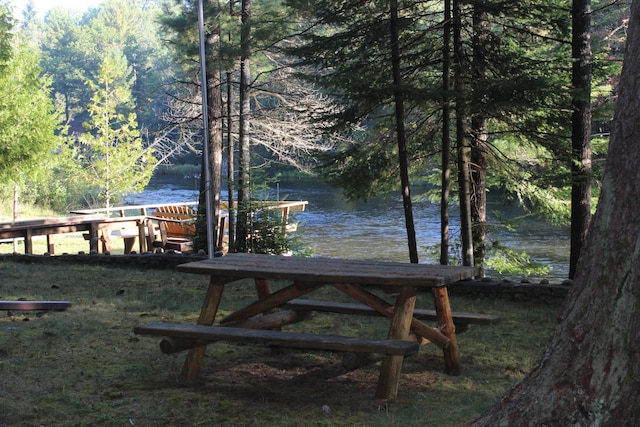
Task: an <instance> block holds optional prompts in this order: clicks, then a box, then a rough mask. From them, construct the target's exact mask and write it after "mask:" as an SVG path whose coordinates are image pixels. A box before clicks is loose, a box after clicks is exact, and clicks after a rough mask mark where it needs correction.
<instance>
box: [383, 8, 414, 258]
mask: <svg viewBox="0 0 640 427" xmlns="http://www.w3.org/2000/svg"><path fill="white" fill-rule="evenodd" d="M390 15H391V17H390V33H391V62H392V64H391V68H392V70H393V96H394V101H395V114H396V134H397V138H398V159H399V165H400V185H401V187H402V205H403V206H404V220H405V227H406V229H407V244H408V246H409V261H410V262H412V263H415V264H417V263H418V244H417V241H416V229H415V225H414V222H413V206H412V203H411V190H410V185H409V160H408V154H407V136H406V132H405V127H404V95H403V93H402V76H401V73H400V37H399V30H398V2H397V1H396V0H392V1H391V4H390Z"/></svg>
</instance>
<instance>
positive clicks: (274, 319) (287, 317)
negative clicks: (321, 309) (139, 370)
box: [160, 310, 312, 354]
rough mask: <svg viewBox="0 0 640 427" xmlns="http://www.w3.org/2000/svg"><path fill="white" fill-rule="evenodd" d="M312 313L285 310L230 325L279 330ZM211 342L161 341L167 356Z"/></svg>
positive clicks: (162, 348)
mask: <svg viewBox="0 0 640 427" xmlns="http://www.w3.org/2000/svg"><path fill="white" fill-rule="evenodd" d="M311 314H312V312H310V311H295V310H283V311H278V312H276V313H271V314H266V315H264V316H256V317H252V318H251V319H247V320H241V321H239V322H236V323H233V324H229V325H227V327H231V328H245V329H279V328H281V327H282V326H285V325H290V324H292V323H297V322H301V321H303V320H306V319H308V318H309V317H311ZM210 342H211V341H206V340H203V339H193V338H176V337H163V338H162V341H160V350H161V351H162V352H163V353H165V354H173V353H178V352H181V351H184V350H189V349H191V348H193V347H198V346H203V345H207V344H209V343H210Z"/></svg>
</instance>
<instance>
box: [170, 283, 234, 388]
mask: <svg viewBox="0 0 640 427" xmlns="http://www.w3.org/2000/svg"><path fill="white" fill-rule="evenodd" d="M230 281H231V280H229V279H228V278H218V277H214V276H211V279H210V280H209V288H208V289H207V295H206V296H205V299H204V303H203V304H202V309H201V310H200V317H199V318H198V325H207V326H211V325H212V324H213V321H214V320H215V319H216V314H217V313H218V307H219V306H220V300H221V299H222V291H224V285H225V284H227V283H229V282H230ZM205 349H206V346H205V345H201V346H198V347H194V348H192V349H191V350H189V353H187V358H186V359H185V361H184V367H183V368H182V376H183V378H184V379H185V380H187V381H188V382H193V381H195V380H196V378H197V377H198V371H199V370H200V364H201V363H202V358H203V356H204V351H205Z"/></svg>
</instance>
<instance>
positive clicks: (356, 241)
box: [127, 178, 569, 283]
mask: <svg viewBox="0 0 640 427" xmlns="http://www.w3.org/2000/svg"><path fill="white" fill-rule="evenodd" d="M412 191H413V196H414V198H415V200H420V199H422V198H421V197H420V196H421V195H422V193H424V191H426V189H424V188H413V189H412ZM223 197H225V195H223ZM197 198H198V182H197V181H196V180H193V179H179V178H173V179H167V178H154V179H153V180H152V181H151V183H150V184H149V185H148V186H147V188H146V189H145V191H144V192H142V193H140V194H136V195H132V196H129V197H128V198H127V203H129V204H147V203H158V202H182V201H192V200H197ZM271 198H273V199H280V200H306V201H308V202H309V204H308V205H307V208H306V210H305V211H304V212H300V213H297V214H296V217H295V219H296V220H297V221H298V223H299V225H298V231H297V233H298V235H299V236H300V239H301V242H302V244H303V246H304V247H308V248H310V249H311V250H312V252H313V254H314V255H315V256H328V257H343V258H352V259H378V260H386V261H408V260H409V255H408V249H407V243H406V242H407V237H406V236H407V234H406V228H405V223H404V212H403V209H402V200H401V196H400V194H399V193H398V195H397V196H395V195H389V196H387V197H378V198H375V199H370V200H368V201H367V202H364V201H355V202H354V201H347V200H345V198H344V197H343V195H342V193H341V192H340V191H339V190H337V189H334V188H332V187H328V186H326V185H323V184H321V183H310V182H281V183H279V184H274V185H273V186H272V195H271ZM413 208H414V222H415V229H416V239H417V241H418V251H419V257H420V262H437V258H436V257H435V255H432V254H431V253H430V251H429V250H428V249H427V248H429V247H433V246H434V245H437V244H439V242H440V206H439V205H438V204H434V203H431V202H428V201H426V200H425V201H417V202H414V204H413ZM488 209H489V211H490V212H491V213H490V222H492V223H496V221H495V219H496V215H495V212H498V213H499V215H500V216H503V217H506V218H513V217H516V216H519V215H522V214H523V212H522V210H521V209H519V208H517V207H513V206H505V205H504V204H503V203H502V202H501V201H500V200H498V198H496V197H494V198H493V199H491V200H490V201H489V206H488ZM450 216H451V223H450V230H451V233H452V236H451V240H452V241H454V240H456V237H457V235H458V229H459V221H458V209H457V207H456V206H452V208H451V214H450ZM490 237H491V239H492V240H498V241H500V243H502V244H503V245H506V246H508V247H509V248H511V249H514V250H519V251H526V252H527V254H529V256H530V257H531V258H532V259H533V260H536V261H538V262H541V263H544V264H546V265H549V266H550V267H551V269H552V270H551V272H550V273H549V274H548V275H546V276H545V278H548V279H549V280H550V281H552V282H554V283H555V282H561V281H562V280H564V279H566V278H567V276H568V270H569V267H568V264H569V229H568V227H557V226H552V225H549V224H548V223H546V222H545V221H542V220H540V219H536V218H528V219H527V220H526V221H523V222H522V224H521V225H520V226H519V227H518V229H517V230H516V231H508V230H506V229H505V228H500V227H494V228H492V229H491V231H490ZM487 274H488V275H489V276H491V277H501V278H502V277H505V276H503V275H500V274H498V273H497V272H495V271H488V272H487ZM507 277H508V276H507ZM509 278H511V279H514V280H519V279H520V278H519V277H509Z"/></svg>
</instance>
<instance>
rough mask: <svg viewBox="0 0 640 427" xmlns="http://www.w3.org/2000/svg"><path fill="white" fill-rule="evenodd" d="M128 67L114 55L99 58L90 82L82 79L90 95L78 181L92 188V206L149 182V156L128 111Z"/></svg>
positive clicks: (116, 54)
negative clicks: (89, 89) (82, 171)
mask: <svg viewBox="0 0 640 427" xmlns="http://www.w3.org/2000/svg"><path fill="white" fill-rule="evenodd" d="M131 75H132V73H131V68H130V67H128V66H127V63H126V59H125V58H124V56H123V55H122V54H121V53H120V52H118V51H111V52H109V53H108V54H107V55H106V56H105V57H104V59H103V61H102V64H101V65H100V67H99V69H98V73H97V75H96V77H95V79H89V80H87V84H88V85H89V86H90V87H91V89H92V90H93V91H94V95H93V98H92V99H91V104H90V105H89V114H90V117H91V118H90V120H89V121H88V122H87V123H85V127H86V129H87V133H85V134H83V135H82V136H81V137H80V143H81V144H80V147H79V149H78V160H79V161H80V162H81V163H82V164H83V165H84V170H85V171H86V174H85V175H84V176H83V178H84V179H85V180H86V182H87V183H88V185H89V187H90V188H93V189H94V191H95V193H94V194H93V199H94V203H95V202H98V203H104V204H105V205H106V207H107V209H109V208H110V205H111V202H112V201H114V200H119V198H120V197H122V196H123V195H126V194H128V193H133V192H139V191H142V190H143V189H144V186H145V185H146V184H147V183H148V182H149V180H150V179H151V174H152V171H153V167H154V163H155V162H154V158H153V154H152V153H151V151H150V150H148V149H145V147H144V146H143V141H142V138H140V132H139V131H138V129H137V122H136V115H135V112H133V111H131V110H132V108H131V86H132V85H133V78H132V77H131Z"/></svg>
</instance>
